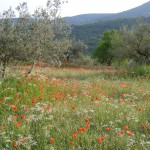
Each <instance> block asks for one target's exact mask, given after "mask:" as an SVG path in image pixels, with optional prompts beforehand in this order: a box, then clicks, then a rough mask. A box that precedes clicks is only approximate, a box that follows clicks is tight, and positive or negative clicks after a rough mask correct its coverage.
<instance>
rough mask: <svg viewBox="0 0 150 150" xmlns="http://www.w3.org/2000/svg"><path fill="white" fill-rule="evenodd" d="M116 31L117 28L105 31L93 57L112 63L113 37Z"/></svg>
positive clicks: (99, 60)
mask: <svg viewBox="0 0 150 150" xmlns="http://www.w3.org/2000/svg"><path fill="white" fill-rule="evenodd" d="M114 33H115V30H108V31H105V32H104V34H103V36H102V37H101V39H100V41H99V43H98V45H97V47H96V48H95V50H94V52H93V58H96V59H97V61H98V62H100V63H101V64H107V65H109V66H110V65H111V63H112V61H113V59H114V55H113V54H112V51H113V47H112V44H111V43H112V42H111V41H112V38H113V35H114Z"/></svg>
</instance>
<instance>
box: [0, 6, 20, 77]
mask: <svg viewBox="0 0 150 150" xmlns="http://www.w3.org/2000/svg"><path fill="white" fill-rule="evenodd" d="M14 16H15V14H14V11H12V9H11V8H10V9H8V11H4V12H3V15H1V17H0V63H1V66H2V70H1V74H2V77H3V78H4V77H5V70H6V66H7V65H8V64H9V62H10V61H11V60H12V59H14V58H15V57H16V55H15V53H17V52H16V50H15V45H16V43H15V42H16V37H15V32H16V28H15V25H14V22H13V17H14Z"/></svg>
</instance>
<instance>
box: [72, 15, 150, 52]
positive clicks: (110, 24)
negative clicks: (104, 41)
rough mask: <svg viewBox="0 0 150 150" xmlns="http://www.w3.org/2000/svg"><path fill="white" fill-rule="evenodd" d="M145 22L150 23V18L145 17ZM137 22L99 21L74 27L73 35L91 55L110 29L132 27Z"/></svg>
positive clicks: (129, 20) (121, 20) (133, 20)
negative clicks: (86, 47)
mask: <svg viewBox="0 0 150 150" xmlns="http://www.w3.org/2000/svg"><path fill="white" fill-rule="evenodd" d="M143 20H144V22H147V23H150V17H145V18H143ZM136 21H137V18H128V19H127V18H126V19H116V20H106V21H99V22H97V23H92V24H86V25H73V26H72V35H73V36H75V38H77V39H80V40H82V41H84V42H85V43H86V44H87V45H88V51H89V53H91V51H92V50H93V49H94V48H95V46H96V44H97V42H98V41H99V39H100V37H101V35H102V34H103V32H104V31H106V30H108V29H119V28H120V27H121V26H123V25H128V26H132V25H134V24H135V23H136Z"/></svg>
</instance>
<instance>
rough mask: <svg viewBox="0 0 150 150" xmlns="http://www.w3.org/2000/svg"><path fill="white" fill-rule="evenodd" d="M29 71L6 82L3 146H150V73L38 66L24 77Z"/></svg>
mask: <svg viewBox="0 0 150 150" xmlns="http://www.w3.org/2000/svg"><path fill="white" fill-rule="evenodd" d="M26 69H28V68H24V67H23V68H19V70H21V72H22V74H18V72H17V74H14V75H13V76H9V77H8V78H6V79H5V80H3V81H2V82H1V84H0V149H1V150H11V149H12V150H13V149H18V150H99V149H102V150H114V149H115V150H127V149H131V150H135V149H136V150H148V149H150V117H149V116H150V111H149V110H150V88H149V87H150V82H149V79H148V77H147V75H146V76H145V74H142V76H141V75H140V76H137V75H136V76H130V75H128V70H123V69H119V70H116V69H114V68H111V67H101V68H93V69H91V68H59V69H56V68H48V67H47V68H39V67H38V68H36V69H35V71H34V73H33V74H31V75H30V76H28V77H24V76H23V73H24V72H25V71H26ZM17 70H18V69H17ZM127 75H128V77H127Z"/></svg>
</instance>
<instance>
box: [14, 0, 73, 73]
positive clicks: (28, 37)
mask: <svg viewBox="0 0 150 150" xmlns="http://www.w3.org/2000/svg"><path fill="white" fill-rule="evenodd" d="M61 4H62V3H61V1H60V0H54V1H48V2H47V4H46V8H42V7H39V8H38V9H36V10H35V12H34V14H33V15H29V13H28V10H27V4H26V3H23V4H21V5H20V6H18V7H17V10H18V11H19V14H20V17H19V18H20V19H19V20H18V23H17V24H18V29H20V31H19V34H20V39H21V41H20V40H19V41H20V42H19V43H20V44H21V46H20V48H22V52H23V53H24V54H25V55H24V56H23V57H26V59H27V60H30V61H32V66H31V68H30V70H29V71H28V73H27V74H29V73H31V71H32V69H33V67H34V66H35V64H36V63H37V62H38V61H39V60H42V61H43V62H47V63H49V64H51V65H60V64H61V61H62V59H63V58H64V57H65V55H64V54H65V52H66V51H68V48H69V45H70V44H69V34H70V27H69V26H68V25H67V24H66V23H65V22H63V21H62V19H61V17H60V16H59V9H60V5H61ZM24 24H25V26H24ZM26 27H27V28H26ZM24 39H25V40H24Z"/></svg>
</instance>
